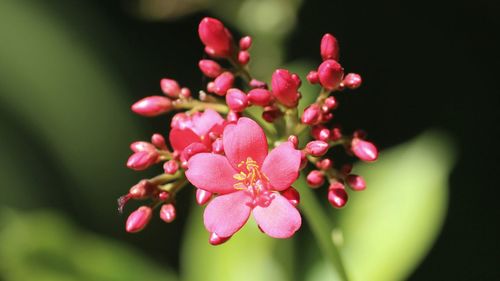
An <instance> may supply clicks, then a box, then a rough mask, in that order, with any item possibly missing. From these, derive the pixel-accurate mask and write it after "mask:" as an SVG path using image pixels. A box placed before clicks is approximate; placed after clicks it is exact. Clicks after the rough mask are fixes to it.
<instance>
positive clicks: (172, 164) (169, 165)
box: [163, 159, 179, 175]
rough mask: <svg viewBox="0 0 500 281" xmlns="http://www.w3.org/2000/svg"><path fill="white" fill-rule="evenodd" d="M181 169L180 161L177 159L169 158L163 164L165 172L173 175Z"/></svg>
mask: <svg viewBox="0 0 500 281" xmlns="http://www.w3.org/2000/svg"><path fill="white" fill-rule="evenodd" d="M178 170H179V163H177V161H176V160H173V159H172V160H168V161H167V162H165V163H164V164H163V171H165V174H169V175H173V174H175V173H177V171H178Z"/></svg>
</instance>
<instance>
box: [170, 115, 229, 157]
mask: <svg viewBox="0 0 500 281" xmlns="http://www.w3.org/2000/svg"><path fill="white" fill-rule="evenodd" d="M223 127H224V118H222V116H220V114H219V113H217V112H216V111H214V110H212V109H207V110H205V111H204V112H203V113H197V114H194V115H192V116H188V115H178V116H177V117H174V119H172V130H171V131H170V134H169V139H170V144H171V145H172V148H173V149H174V150H175V151H178V152H182V151H183V150H184V149H185V148H186V147H188V146H189V145H190V144H193V143H196V142H199V143H202V144H204V145H205V146H206V147H207V148H211V147H212V144H211V140H210V137H209V136H208V135H209V133H211V132H213V133H216V134H221V133H222V129H223Z"/></svg>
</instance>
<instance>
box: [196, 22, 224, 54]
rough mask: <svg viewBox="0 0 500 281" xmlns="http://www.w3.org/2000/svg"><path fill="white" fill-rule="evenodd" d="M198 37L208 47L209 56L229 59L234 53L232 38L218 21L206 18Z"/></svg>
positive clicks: (206, 49) (201, 24)
mask: <svg viewBox="0 0 500 281" xmlns="http://www.w3.org/2000/svg"><path fill="white" fill-rule="evenodd" d="M198 35H199V36H200V39H201V42H203V44H204V45H205V46H206V47H205V51H206V52H207V54H209V55H211V56H214V57H229V56H230V55H231V53H232V36H231V33H230V32H229V31H228V30H227V29H226V28H225V27H224V25H223V24H222V22H220V21H219V20H217V19H214V18H209V17H206V18H204V19H202V20H201V22H200V25H199V26H198Z"/></svg>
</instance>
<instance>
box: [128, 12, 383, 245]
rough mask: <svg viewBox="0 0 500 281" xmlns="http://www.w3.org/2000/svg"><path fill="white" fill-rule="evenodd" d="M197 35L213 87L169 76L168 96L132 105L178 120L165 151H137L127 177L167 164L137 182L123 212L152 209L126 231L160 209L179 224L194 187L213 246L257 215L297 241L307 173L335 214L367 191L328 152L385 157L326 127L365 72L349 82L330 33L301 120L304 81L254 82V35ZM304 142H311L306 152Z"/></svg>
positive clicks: (220, 30) (207, 21) (273, 232)
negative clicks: (179, 201)
mask: <svg viewBox="0 0 500 281" xmlns="http://www.w3.org/2000/svg"><path fill="white" fill-rule="evenodd" d="M198 34H199V37H200V39H201V42H202V43H203V44H204V45H205V53H206V54H207V55H208V57H209V58H210V59H202V60H200V61H199V68H200V70H201V72H202V73H203V74H204V75H205V76H206V77H208V78H209V79H211V81H210V82H208V83H207V85H206V89H205V90H202V91H199V94H198V98H197V99H196V98H194V97H193V96H192V94H191V91H190V90H189V89H188V88H187V87H181V86H180V85H179V83H178V82H177V81H175V80H173V79H167V78H165V79H161V81H160V87H161V91H162V92H163V94H162V95H155V96H149V97H146V98H144V99H142V100H140V101H138V102H136V103H135V104H133V105H132V111H133V112H135V113H137V114H139V115H142V116H147V117H153V116H158V115H162V114H165V113H169V112H173V111H175V112H177V113H176V114H175V115H174V116H173V118H172V120H171V123H170V131H169V136H168V140H169V144H168V145H167V141H166V140H165V138H164V137H163V136H162V135H161V134H154V135H153V136H152V137H151V141H150V142H147V141H137V142H134V143H132V144H131V145H130V148H131V150H132V151H133V154H132V155H131V156H130V157H129V159H128V161H127V166H128V167H129V168H130V169H133V170H145V169H147V168H149V167H151V166H153V165H156V164H162V165H163V173H161V174H160V175H158V176H156V177H153V178H150V179H143V180H141V181H139V183H137V184H136V185H134V186H133V187H132V188H131V189H130V190H129V192H128V193H127V194H126V195H124V196H122V197H120V198H119V200H118V203H119V209H120V211H122V210H123V208H124V206H125V204H126V203H127V201H129V200H131V199H133V200H147V201H149V202H150V203H148V204H144V205H142V206H141V207H139V208H138V209H137V210H135V211H134V212H132V213H131V214H130V215H129V217H128V219H127V222H126V230H127V231H128V232H137V231H140V230H142V229H143V228H144V227H145V226H146V225H147V224H148V222H149V220H150V219H151V217H152V213H153V209H155V208H159V209H160V211H159V214H160V218H161V219H162V220H164V221H165V222H168V223H169V222H172V221H173V220H174V219H175V217H176V208H175V197H176V195H177V193H178V192H179V191H180V190H182V189H183V188H184V187H185V186H187V184H188V183H191V184H192V185H193V186H194V187H195V189H196V202H197V203H198V204H199V205H206V207H205V211H204V216H203V218H204V224H205V228H206V229H207V230H208V232H209V233H210V238H209V242H210V243H211V244H213V245H218V244H221V243H224V242H225V241H227V240H228V239H229V238H230V237H231V236H232V235H233V234H235V233H236V232H237V231H238V230H239V229H241V227H243V225H245V223H246V221H247V220H248V219H249V217H250V215H252V216H253V217H254V219H255V221H256V222H257V224H258V226H259V228H260V230H261V231H262V232H264V233H265V234H267V235H269V236H271V237H275V238H288V237H291V236H292V235H293V234H294V233H295V232H296V231H297V230H298V229H299V228H300V226H301V223H302V219H301V215H300V213H299V211H298V210H297V207H298V205H299V202H300V196H299V192H300V190H297V189H295V188H294V187H292V184H293V183H294V182H295V180H296V179H297V178H298V176H299V173H301V171H304V173H305V171H306V170H307V171H309V172H308V173H307V176H306V178H307V184H308V185H309V186H310V188H314V189H318V188H320V187H322V186H324V185H326V183H328V189H327V192H326V196H325V197H326V198H327V199H328V201H329V202H330V203H331V205H332V206H333V207H335V208H342V207H343V206H344V205H345V204H346V203H347V200H348V193H347V190H346V186H347V187H349V188H350V189H352V190H354V191H360V190H364V189H365V188H366V184H365V181H364V179H363V178H362V177H361V176H359V175H354V174H351V165H350V164H344V165H340V166H339V165H337V164H338V163H336V162H335V165H334V161H333V159H332V158H331V154H332V153H329V150H330V149H331V148H332V147H336V146H339V147H343V148H344V150H345V151H346V153H347V154H349V155H353V156H356V157H357V158H359V159H360V160H362V161H367V162H371V161H375V160H376V159H377V156H378V152H377V148H376V147H375V146H374V145H373V144H372V143H371V142H369V141H367V140H365V133H364V132H362V131H360V130H358V131H355V132H354V133H352V134H350V135H349V134H345V133H344V132H342V131H341V129H340V127H338V126H331V125H329V124H330V123H331V122H330V121H331V120H332V119H333V114H332V112H333V111H334V110H335V109H336V108H337V107H338V102H337V100H336V98H335V94H336V93H338V92H341V91H343V90H344V89H356V88H358V87H359V86H360V85H361V77H360V76H359V75H358V74H355V73H349V74H344V69H343V67H342V66H341V65H340V64H339V62H338V60H339V46H338V42H337V40H336V38H335V37H333V36H332V35H331V34H325V35H324V36H323V38H322V40H321V44H320V54H321V57H322V59H323V62H322V63H321V64H320V65H319V66H318V68H317V70H312V71H310V72H309V74H308V75H307V81H308V82H309V83H311V84H318V85H319V86H320V87H318V88H319V95H318V96H317V98H316V100H315V101H314V102H313V103H312V104H310V105H308V106H307V107H306V108H305V110H304V111H303V112H299V110H298V108H297V107H298V103H299V100H300V98H301V93H300V92H299V88H300V86H301V83H302V82H301V79H300V78H299V76H298V75H297V74H295V73H291V72H290V71H288V70H286V69H277V70H276V71H274V73H273V74H272V77H271V81H270V82H271V83H270V87H269V85H268V84H267V83H266V82H263V81H259V80H257V79H255V78H253V77H252V75H251V74H250V72H249V69H248V63H249V61H250V53H249V49H250V47H251V45H252V38H251V37H250V36H245V37H243V38H241V39H240V40H239V44H236V43H235V41H234V40H233V36H232V34H231V33H230V31H229V30H228V29H227V28H226V27H225V26H224V25H223V24H222V23H221V22H220V21H219V20H217V19H214V18H204V19H202V21H201V22H200V24H199V28H198ZM249 107H257V108H259V109H260V112H261V113H260V114H261V116H260V117H259V116H255V115H252V114H251V113H250V112H248V111H247V108H249ZM252 112H255V111H252ZM259 123H260V124H259ZM263 123H269V124H268V125H266V126H263ZM299 137H301V139H309V140H310V141H308V142H307V143H306V144H305V145H302V146H301V145H300V144H299V141H298V140H299ZM311 167H313V168H312V169H311Z"/></svg>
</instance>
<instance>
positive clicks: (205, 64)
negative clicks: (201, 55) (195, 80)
mask: <svg viewBox="0 0 500 281" xmlns="http://www.w3.org/2000/svg"><path fill="white" fill-rule="evenodd" d="M198 67H199V68H200V70H201V72H203V74H205V76H207V77H210V78H215V77H217V76H219V75H220V74H221V73H222V67H221V66H220V65H219V64H218V63H217V62H215V61H213V60H200V62H198Z"/></svg>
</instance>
